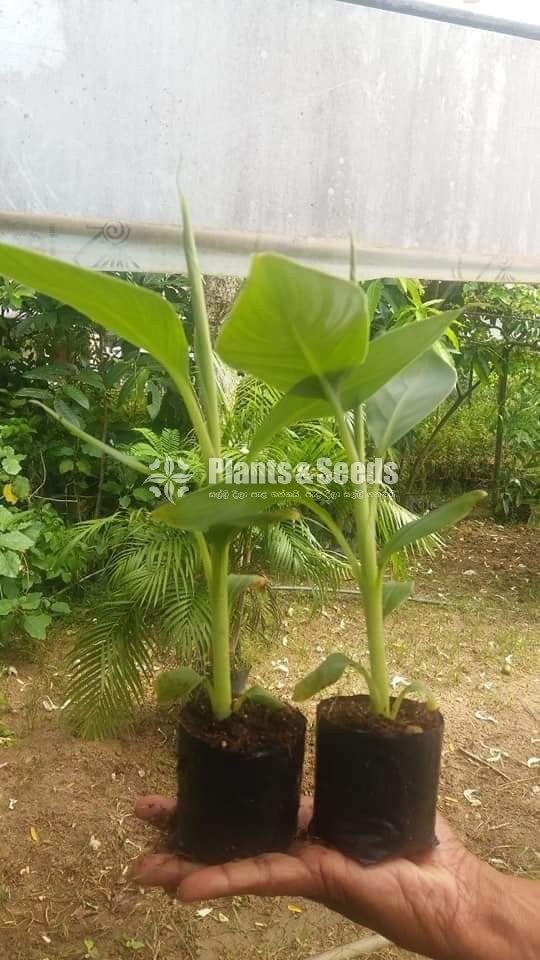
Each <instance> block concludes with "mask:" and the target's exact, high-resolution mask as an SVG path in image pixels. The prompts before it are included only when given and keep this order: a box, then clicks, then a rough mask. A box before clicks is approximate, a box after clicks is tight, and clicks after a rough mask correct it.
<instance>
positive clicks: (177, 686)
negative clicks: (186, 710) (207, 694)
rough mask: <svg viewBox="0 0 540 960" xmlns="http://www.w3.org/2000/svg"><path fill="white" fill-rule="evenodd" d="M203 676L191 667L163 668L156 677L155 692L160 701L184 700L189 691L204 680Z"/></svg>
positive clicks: (191, 691)
mask: <svg viewBox="0 0 540 960" xmlns="http://www.w3.org/2000/svg"><path fill="white" fill-rule="evenodd" d="M204 679H205V678H204V677H202V676H201V674H200V673H197V672H196V671H195V670H192V669H191V667H179V669H178V670H165V671H164V672H163V673H160V674H159V676H158V677H157V678H156V693H157V698H158V700H159V702H160V703H173V702H174V701H175V700H185V699H186V697H188V696H189V694H190V693H193V691H194V690H195V689H196V688H197V687H199V686H200V685H201V683H203V682H204Z"/></svg>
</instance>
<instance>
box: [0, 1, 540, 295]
mask: <svg viewBox="0 0 540 960" xmlns="http://www.w3.org/2000/svg"><path fill="white" fill-rule="evenodd" d="M0 49H1V50H2V56H1V58H0V238H1V239H2V240H5V241H8V242H14V243H17V244H21V245H25V246H31V247H34V248H36V249H40V250H43V251H44V252H47V253H50V254H52V255H55V256H58V257H62V258H64V259H67V260H71V261H74V262H77V263H80V264H83V265H86V266H90V267H94V268H96V269H104V270H107V269H109V270H128V269H129V270H159V271H177V270H181V269H183V257H182V254H181V243H180V231H179V227H178V223H179V220H180V217H179V207H178V199H177V184H179V185H180V187H181V189H182V190H183V191H184V192H185V193H186V195H187V198H188V201H189V204H190V207H191V211H192V217H193V219H194V221H195V223H196V224H197V227H198V229H197V234H198V241H199V246H200V253H201V260H202V264H203V268H204V269H205V270H206V271H207V272H213V273H236V274H242V273H245V271H246V269H247V265H248V261H249V256H250V254H251V253H252V252H253V251H255V250H259V249H273V250H278V251H283V252H286V253H288V254H290V255H292V256H296V257H298V258H299V259H302V260H304V261H305V262H308V263H312V264H314V265H317V266H322V267H324V268H326V269H330V270H332V271H334V272H336V273H346V272H347V269H348V258H349V253H348V250H349V237H350V235H351V233H353V234H354V237H355V241H356V245H357V259H358V264H359V275H360V276H365V277H368V276H376V275H385V276H390V275H408V276H423V277H435V278H454V277H456V278H480V279H485V280H488V279H493V278H500V279H508V280H511V279H515V280H525V281H539V280H540V216H539V210H540V204H539V199H540V177H539V174H538V160H539V152H540V149H539V148H540V112H539V111H540V45H539V44H538V43H535V42H534V41H532V40H525V39H518V38H512V37H507V36H502V35H499V34H496V33H487V32H483V31H480V30H473V29H467V28H465V27H460V26H455V25H451V24H445V23H439V22H436V21H428V20H423V19H419V18H416V17H407V16H402V15H399V14H395V13H388V12H383V11H380V10H375V9H370V8H366V7H362V6H357V5H355V4H352V3H344V2H339V0H160V2H159V3H158V4H156V3H155V2H154V0H114V3H113V2H111V0H2V3H1V5H0Z"/></svg>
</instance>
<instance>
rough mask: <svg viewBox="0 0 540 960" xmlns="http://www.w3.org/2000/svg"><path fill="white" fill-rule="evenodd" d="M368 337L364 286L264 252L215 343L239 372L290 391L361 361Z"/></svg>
mask: <svg viewBox="0 0 540 960" xmlns="http://www.w3.org/2000/svg"><path fill="white" fill-rule="evenodd" d="M367 341H368V308H367V300H366V295H365V293H364V291H363V290H362V289H361V288H360V287H359V286H357V285H356V284H353V283H351V282H349V281H347V280H342V279H339V278H338V277H334V276H331V275H330V274H326V273H321V272H320V271H318V270H312V269H310V268H308V267H303V266H301V265H300V264H297V263H295V262H294V261H292V260H288V259H287V258H286V257H280V256H277V255H275V254H269V253H265V254H261V255H259V256H256V257H254V258H253V261H252V266H251V271H250V274H249V277H248V280H247V282H246V284H245V285H244V287H243V288H242V290H241V291H240V294H239V296H238V298H237V300H236V302H235V304H234V305H233V307H232V310H231V312H230V314H229V317H228V318H227V320H226V321H225V323H224V325H223V328H222V330H221V333H220V334H219V337H218V339H217V343H216V348H217V351H218V353H219V355H220V356H221V357H222V358H223V360H225V362H226V363H228V364H229V365H230V366H232V367H234V368H235V369H237V370H242V371H245V372H246V373H251V374H253V375H254V376H256V377H259V379H261V380H264V382H265V383H267V384H269V385H270V386H272V387H277V388H278V389H279V390H288V389H290V388H291V387H292V386H294V384H296V383H298V382H299V381H303V380H304V379H306V378H308V377H310V376H312V375H318V374H319V373H324V374H327V373H332V372H335V371H338V370H341V369H343V368H344V367H348V366H351V365H352V364H354V363H361V362H362V360H363V359H364V357H365V354H366V350H367Z"/></svg>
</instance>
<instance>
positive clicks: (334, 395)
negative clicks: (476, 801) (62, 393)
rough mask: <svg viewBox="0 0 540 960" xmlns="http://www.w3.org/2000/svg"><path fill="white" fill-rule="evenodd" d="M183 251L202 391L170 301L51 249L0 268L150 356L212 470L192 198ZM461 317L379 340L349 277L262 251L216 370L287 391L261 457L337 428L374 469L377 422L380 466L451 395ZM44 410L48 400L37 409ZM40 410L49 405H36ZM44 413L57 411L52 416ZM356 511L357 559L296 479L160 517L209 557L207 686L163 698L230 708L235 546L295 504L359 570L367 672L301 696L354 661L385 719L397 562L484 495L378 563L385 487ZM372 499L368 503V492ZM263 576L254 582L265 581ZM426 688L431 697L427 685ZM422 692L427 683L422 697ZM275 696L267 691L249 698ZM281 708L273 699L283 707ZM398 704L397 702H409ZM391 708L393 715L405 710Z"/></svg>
mask: <svg viewBox="0 0 540 960" xmlns="http://www.w3.org/2000/svg"><path fill="white" fill-rule="evenodd" d="M183 222H184V247H185V254H186V260H187V264H188V270H189V276H190V282H191V291H192V302H193V316H194V348H195V353H196V357H197V384H193V383H192V380H191V377H190V373H189V366H188V350H189V347H188V340H187V337H186V335H185V332H184V330H183V327H182V324H181V322H180V320H179V319H178V317H177V315H176V313H175V311H174V310H173V308H172V306H171V305H170V304H169V303H167V302H166V301H165V300H164V299H162V298H161V297H159V296H157V295H156V294H153V293H152V292H150V291H148V290H145V289H143V288H140V287H134V286H132V285H130V284H127V283H124V282H122V281H120V280H118V279H116V278H114V277H108V276H105V275H102V274H96V273H93V272H91V271H88V270H84V269H82V268H80V267H76V266H73V265H70V264H67V263H63V262H60V261H57V260H54V259H51V258H49V257H45V256H43V255H41V254H37V253H34V252H31V251H27V250H21V249H19V248H16V247H12V246H9V245H6V244H0V273H3V274H6V275H7V276H9V277H12V278H13V279H14V280H16V281H17V282H19V283H23V284H26V285H29V286H31V287H33V288H34V289H37V290H39V291H41V292H43V293H47V294H48V295H49V296H52V297H55V298H56V299H58V300H61V301H62V302H64V303H67V304H69V305H70V306H73V307H75V308H76V309H78V310H79V311H80V312H81V313H83V314H85V315H86V316H88V317H90V318H91V319H92V320H93V321H94V322H96V323H97V324H100V325H102V326H104V327H106V328H107V329H108V330H110V331H111V332H112V333H114V334H116V335H117V336H120V337H122V338H124V339H126V340H128V341H130V342H131V343H133V344H134V345H135V346H137V347H139V348H141V349H143V350H145V351H147V352H149V353H150V354H152V355H153V356H154V357H155V358H156V359H157V360H158V361H159V362H160V363H161V364H162V366H163V367H164V368H165V370H166V371H167V373H168V374H169V376H170V377H171V379H172V381H173V383H174V385H175V387H176V389H177V390H178V392H179V394H180V396H181V397H182V399H183V401H184V405H185V408H186V410H187V413H188V415H189V417H190V419H191V422H192V425H193V429H194V432H195V435H196V437H197V440H198V443H199V446H200V449H201V455H202V458H203V460H204V462H205V464H206V465H207V466H209V464H210V461H214V460H217V461H219V458H220V456H221V452H222V441H223V422H222V421H223V418H222V412H223V411H222V409H221V406H220V392H219V389H218V382H217V377H216V367H215V364H214V356H213V351H212V346H211V341H210V333H209V327H208V320H207V314H206V305H205V300H204V291H203V284H202V277H201V272H200V269H199V265H198V261H197V254H196V249H195V242H194V237H193V231H192V228H191V224H190V219H189V215H188V212H187V209H186V206H185V204H184V203H183ZM458 315H459V311H454V312H447V313H442V314H436V315H434V316H430V317H428V318H426V319H423V320H419V321H417V322H415V323H411V324H408V325H407V326H405V327H400V328H397V329H395V330H392V331H390V332H389V333H387V334H384V335H383V336H380V337H378V338H376V339H373V340H370V339H369V333H370V330H369V325H370V324H369V321H370V309H369V303H368V299H367V297H366V294H365V293H364V291H363V290H362V289H361V288H360V287H359V286H358V285H357V284H356V283H354V282H352V281H347V280H343V279H340V278H337V277H333V276H330V275H327V274H324V273H321V272H319V271H316V270H311V269H308V268H306V267H303V266H300V265H299V264H296V263H294V262H293V261H290V260H288V259H287V258H284V257H280V256H276V255H273V254H262V255H260V256H257V257H255V258H254V260H253V266H252V269H251V273H250V276H249V278H248V281H247V283H246V285H245V286H244V288H243V290H242V291H241V293H240V295H239V297H238V299H237V301H236V304H235V306H234V307H233V310H232V312H231V314H230V316H229V318H228V320H227V321H226V322H225V325H224V327H223V329H222V331H221V333H220V335H219V337H218V341H217V351H218V354H219V355H220V357H221V359H222V360H223V361H224V362H225V363H227V364H229V365H230V366H232V367H233V368H234V369H235V370H237V371H241V372H244V373H248V374H252V375H253V376H256V377H258V378H260V379H262V380H263V381H265V382H266V383H267V384H268V386H269V387H271V388H273V389H275V390H277V391H279V392H280V394H283V395H282V396H281V397H280V398H279V399H278V400H277V402H276V403H275V404H274V405H273V406H272V407H271V408H270V410H269V412H268V414H267V415H266V417H265V418H264V419H263V422H262V423H261V425H260V427H259V428H258V430H257V432H256V435H255V438H254V441H253V443H252V446H251V450H250V456H251V457H253V456H254V455H255V454H256V453H257V452H259V451H261V450H263V449H264V448H265V447H268V445H269V444H270V442H271V440H272V438H273V437H274V436H275V435H276V434H277V433H278V432H279V431H280V430H282V429H283V428H284V427H286V426H290V425H293V424H296V423H298V422H300V421H306V420H310V419H319V418H321V417H322V418H324V417H334V418H335V421H336V424H337V427H338V430H339V434H340V436H341V440H342V443H343V449H344V452H345V455H346V458H347V461H348V463H349V465H350V466H353V465H354V464H358V463H361V464H364V462H365V458H366V423H367V430H368V431H369V433H370V435H371V436H372V438H373V441H374V444H375V448H376V451H377V455H378V456H381V457H384V455H385V453H386V450H387V449H388V447H390V446H391V445H392V444H394V443H395V442H396V441H397V440H399V438H400V437H401V436H403V435H404V434H405V433H406V432H407V431H408V430H410V429H412V427H413V426H414V425H415V423H417V422H418V421H419V420H420V419H421V418H423V417H425V416H427V415H428V414H429V413H430V412H431V410H433V409H434V408H435V407H436V406H437V405H438V404H439V403H440V402H441V401H442V400H443V399H444V398H445V397H446V396H447V395H448V393H449V392H450V390H451V389H452V387H453V385H454V382H455V373H454V371H453V368H452V366H451V365H450V364H449V362H448V361H447V359H446V358H445V356H444V354H443V353H442V352H441V350H440V348H437V347H436V346H435V344H436V343H437V341H438V340H439V339H440V338H441V336H442V335H443V334H444V332H445V330H446V329H447V328H448V327H449V325H450V324H451V323H452V322H453V320H455V319H457V316H458ZM36 402H37V401H36ZM40 405H41V406H43V404H40ZM45 409H47V408H45ZM47 412H48V413H49V414H50V415H51V416H54V417H56V419H58V420H60V422H62V423H63V425H64V426H65V428H66V430H68V431H70V432H71V433H73V434H75V435H76V436H77V437H79V438H81V439H83V440H84V441H85V442H87V443H92V444H94V446H96V447H97V448H98V449H99V450H100V451H101V452H102V453H104V454H107V455H109V456H111V457H113V458H116V459H117V460H119V461H120V462H122V463H124V464H125V465H127V466H129V467H130V468H131V469H133V470H135V471H137V472H139V473H141V474H144V475H146V476H148V475H149V473H150V470H149V468H148V466H146V465H145V464H143V463H141V462H140V461H138V460H137V459H136V458H135V457H132V456H130V455H128V454H126V453H124V452H122V451H119V450H117V449H115V448H114V447H111V446H110V445H108V444H106V443H103V442H101V441H99V440H97V439H96V438H94V437H91V436H90V435H89V434H87V433H85V432H84V431H83V430H81V429H80V428H78V427H77V426H75V425H74V424H73V423H70V422H69V421H67V420H65V419H64V418H62V417H61V416H59V415H58V413H55V412H54V411H51V410H48V409H47ZM357 493H358V496H357V497H356V498H355V500H354V510H355V521H356V548H355V549H353V548H352V547H351V546H350V544H349V543H348V541H347V539H346V538H345V537H344V535H343V534H342V532H341V530H340V529H339V527H338V526H337V524H336V523H335V522H334V521H333V519H332V517H331V516H330V514H329V513H328V512H327V511H326V510H325V509H324V508H323V507H322V506H321V505H320V504H319V503H318V502H317V500H316V497H315V496H313V491H310V490H309V489H308V488H307V487H306V485H305V484H303V483H301V482H297V481H291V482H290V483H288V484H287V486H286V487H283V486H281V487H279V488H278V489H276V487H275V485H273V484H271V483H269V484H244V485H242V487H241V489H238V490H235V489H231V486H230V485H228V484H227V482H226V481H225V480H223V482H218V483H217V484H216V483H212V484H210V483H208V484H207V485H206V486H203V487H201V488H200V489H198V490H196V491H194V492H193V493H189V494H187V495H186V496H184V497H181V498H180V499H178V500H177V501H176V502H174V503H171V504H168V505H165V506H162V507H158V509H157V510H155V511H154V513H153V518H154V520H155V521H156V522H160V523H165V524H167V525H169V526H173V527H177V528H179V529H182V530H189V531H191V532H192V533H193V534H194V535H195V537H196V539H197V543H198V546H199V550H200V555H201V562H202V567H203V570H204V574H205V577H206V581H207V585H208V593H209V599H210V609H211V633H212V678H211V679H210V680H207V679H206V678H204V677H202V676H201V675H200V674H198V673H196V672H195V671H193V670H190V669H187V668H184V669H179V670H177V671H172V672H169V673H168V674H166V675H164V676H162V677H161V678H160V679H159V680H158V693H159V694H160V697H161V698H162V699H164V700H170V699H176V698H185V697H187V696H189V695H191V694H192V693H193V692H194V690H196V689H198V688H200V687H201V686H203V685H205V686H206V688H207V692H208V696H209V699H210V702H211V705H212V708H213V711H214V714H215V717H216V719H217V720H225V719H226V718H227V717H228V716H229V715H230V713H231V711H232V710H233V709H234V708H235V707H237V706H238V703H235V704H233V698H232V694H231V682H230V642H229V633H230V612H231V602H232V600H234V598H235V596H237V595H238V591H239V590H245V589H246V588H256V587H257V584H256V583H255V582H253V583H251V582H250V580H251V579H253V578H250V577H249V576H248V577H247V578H245V577H244V578H242V580H241V583H240V581H239V580H238V578H237V577H235V575H234V574H231V572H230V570H229V551H230V544H231V541H232V539H233V538H234V536H235V534H236V533H237V531H238V530H240V529H242V528H245V527H246V526H250V525H252V524H255V525H257V526H263V525H265V524H267V523H275V522H280V521H282V520H284V519H293V518H294V517H295V516H297V514H296V512H295V507H294V506H292V504H300V503H302V504H304V505H305V506H306V507H308V508H309V509H310V510H311V511H312V512H313V513H314V514H315V515H316V516H317V517H318V519H319V520H321V521H322V522H324V523H325V525H326V526H327V527H328V529H329V530H330V532H331V533H332V534H333V535H334V537H335V539H336V540H337V542H338V544H339V546H340V547H341V549H342V551H343V553H344V555H345V556H346V558H347V559H348V561H349V563H350V565H351V569H352V571H353V573H354V576H355V577H356V579H357V581H358V584H359V586H360V590H361V593H362V597H363V604H364V611H365V618H366V624H367V633H368V646H369V660H370V665H369V670H367V669H366V668H364V667H363V666H362V665H360V664H359V663H357V662H356V661H354V662H353V661H352V660H349V659H347V658H345V657H343V656H342V655H340V654H337V655H333V656H332V657H330V658H328V659H327V660H326V661H325V663H324V664H322V665H321V667H319V668H318V670H316V671H314V673H313V674H311V675H310V676H309V677H306V678H305V680H304V681H302V682H301V683H300V684H299V685H298V687H297V689H296V691H295V694H296V698H297V699H298V700H302V699H305V698H306V697H307V696H311V695H313V694H314V693H316V692H317V691H318V690H320V689H322V688H323V687H325V686H327V685H328V684H329V683H332V682H335V680H337V679H338V677H339V676H340V675H341V674H342V673H343V670H344V669H345V668H346V667H347V666H352V667H353V668H356V669H358V670H359V671H360V672H361V674H362V675H363V676H364V677H365V679H366V680H367V682H368V687H369V691H370V697H371V704H372V709H373V710H374V711H375V712H376V713H381V714H384V715H389V714H390V711H391V705H390V692H389V684H388V676H387V670H386V661H385V648H384V628H383V620H384V616H385V615H387V614H388V613H390V612H392V611H393V610H396V609H397V607H398V606H399V605H400V603H402V602H403V601H404V600H405V599H406V598H407V596H408V595H409V593H410V589H411V586H410V585H408V584H403V583H392V582H389V583H388V582H385V580H384V574H385V570H386V566H387V563H388V560H389V558H390V557H391V556H392V554H393V553H394V552H396V551H398V550H400V549H402V548H403V547H406V546H410V545H411V544H414V543H416V542H418V541H419V540H421V539H423V538H424V537H426V536H427V535H429V534H432V533H436V532H438V531H439V530H441V529H443V528H444V527H446V526H448V525H449V524H451V523H453V522H455V521H456V520H458V519H460V518H461V517H463V516H465V515H466V514H467V513H468V512H469V510H470V509H471V508H472V507H473V506H474V504H475V503H477V502H478V501H479V500H480V499H481V497H482V496H483V493H482V492H481V491H475V492H473V493H470V494H466V495H465V496H464V497H461V498H458V499H457V500H455V501H452V502H451V503H450V504H447V505H446V506H445V507H443V508H441V509H440V510H438V511H435V512H434V513H432V514H429V515H428V516H425V517H422V518H420V519H419V520H415V521H413V522H411V523H409V524H406V525H405V526H404V527H402V528H401V529H400V530H399V531H397V533H395V534H394V536H392V537H391V539H390V540H389V541H388V542H387V543H386V544H385V545H384V546H383V548H382V550H381V551H380V552H379V553H378V550H377V539H376V535H375V526H376V518H377V510H378V500H379V493H380V491H379V485H378V484H375V487H374V489H371V488H370V489H368V484H367V481H365V480H364V482H362V483H360V484H359V485H358V491H357ZM368 494H370V495H369V496H368ZM254 579H255V580H258V578H254ZM414 689H415V690H420V686H419V684H418V683H417V684H416V685H415V687H414ZM422 689H423V687H422ZM243 696H244V697H246V696H248V697H249V696H250V697H252V698H255V699H261V698H263V699H265V700H266V701H267V702H268V701H272V698H271V697H270V694H268V693H266V692H265V691H263V690H262V689H261V688H252V689H251V690H249V691H248V692H247V694H244V695H243ZM272 702H273V701H272ZM398 708H399V704H398ZM393 709H395V704H394V707H393Z"/></svg>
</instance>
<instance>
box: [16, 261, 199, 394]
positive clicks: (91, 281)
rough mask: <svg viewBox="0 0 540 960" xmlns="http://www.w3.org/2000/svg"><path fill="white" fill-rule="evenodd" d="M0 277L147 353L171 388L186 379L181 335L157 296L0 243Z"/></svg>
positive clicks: (174, 318) (176, 321) (174, 317)
mask: <svg viewBox="0 0 540 960" xmlns="http://www.w3.org/2000/svg"><path fill="white" fill-rule="evenodd" d="M0 273H2V274H5V275H6V276H8V277H12V278H13V279H14V280H18V281H19V282H23V283H25V284H28V285H29V286H30V287H33V288H34V289H35V290H39V291H40V293H46V294H47V295H48V296H49V297H54V298H55V299H56V300H60V301H61V302H62V303H65V304H69V306H71V307H74V308H75V309H76V310H79V311H80V312H81V313H83V314H84V315H85V316H87V317H90V319H91V320H93V321H94V322H95V323H98V324H100V325H101V326H103V327H105V328H106V329H107V330H110V331H111V332H112V333H115V334H116V335H117V336H118V337H122V338H123V339H125V340H129V342H130V343H133V344H135V346H136V347H140V348H141V349H143V350H147V351H148V353H151V354H152V356H154V357H155V358H156V359H157V360H159V362H160V363H161V364H162V365H163V367H164V368H165V370H167V371H168V372H169V373H170V374H171V376H172V378H173V380H174V381H175V382H178V381H179V380H181V381H184V380H185V379H186V377H187V365H188V342H187V339H186V335H185V333H184V330H183V327H182V324H181V322H180V320H179V319H178V317H177V315H176V313H175V311H174V309H173V307H172V306H171V304H170V303H168V302H167V300H165V299H164V298H163V297H160V296H159V295H158V294H156V293H153V292H151V291H150V290H145V289H144V288H143V287H140V286H138V285H136V284H133V283H125V282H124V281H122V280H117V279H116V278H115V277H110V276H106V275H105V274H102V273H96V272H95V271H92V270H85V269H84V268H83V267H76V266H74V265H73V264H69V263H64V262H63V261H61V260H55V259H53V258H52V257H46V256H44V255H43V254H41V253H35V252H33V251H30V250H23V249H21V248H19V247H14V246H10V245H9V244H6V243H0ZM34 375H35V374H34Z"/></svg>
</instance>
